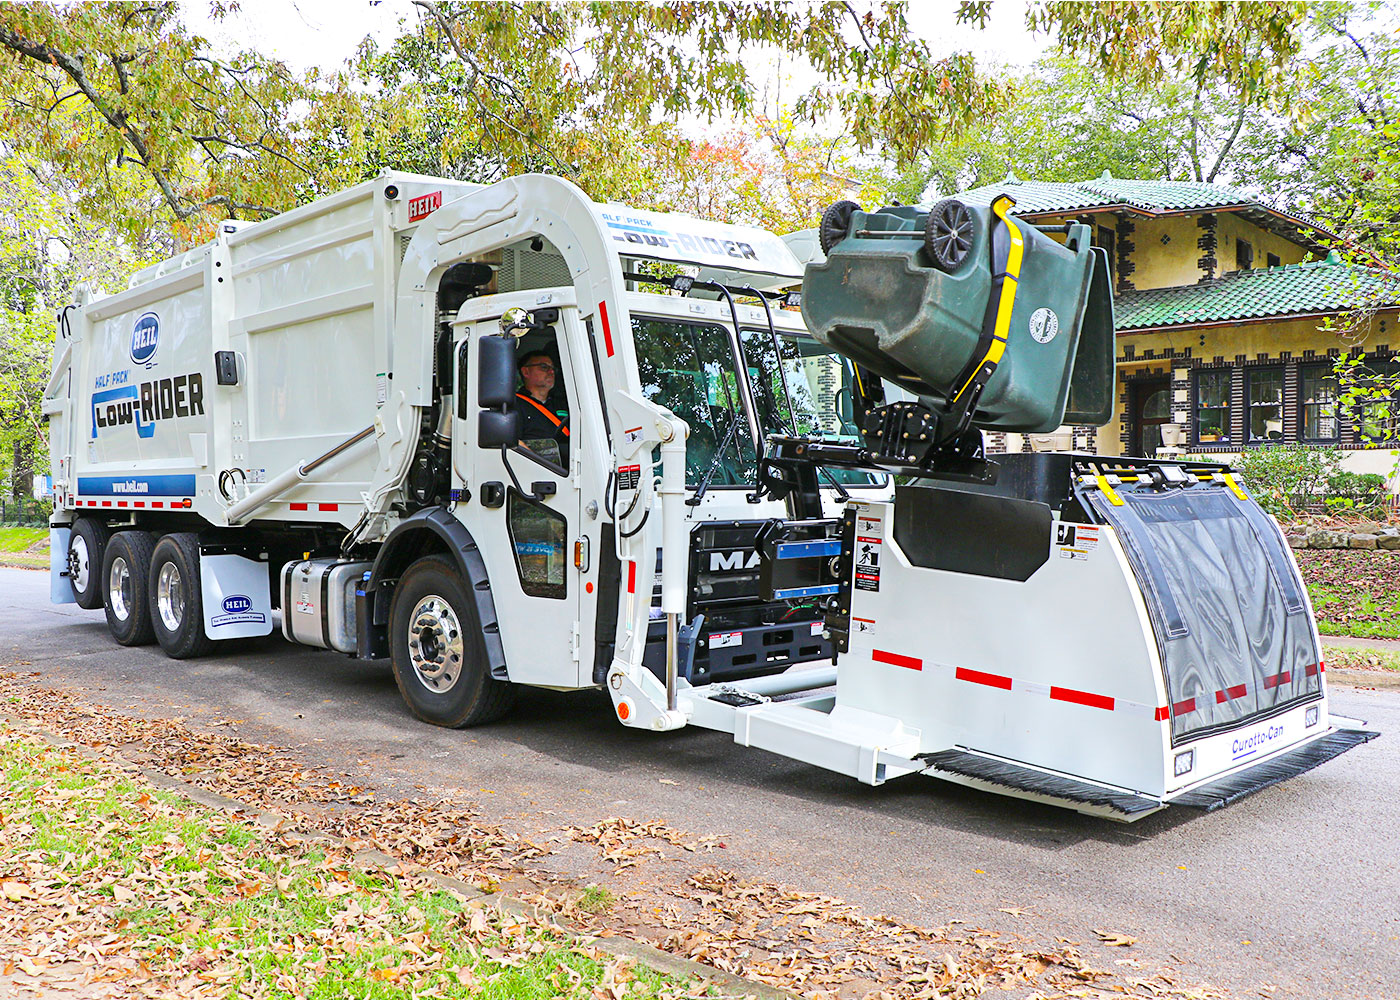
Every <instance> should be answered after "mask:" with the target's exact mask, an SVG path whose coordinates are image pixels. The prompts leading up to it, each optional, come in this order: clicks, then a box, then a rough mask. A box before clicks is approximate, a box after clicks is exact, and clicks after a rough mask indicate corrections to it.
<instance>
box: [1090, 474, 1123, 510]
mask: <svg viewBox="0 0 1400 1000" xmlns="http://www.w3.org/2000/svg"><path fill="white" fill-rule="evenodd" d="M1094 481H1095V482H1096V483H1098V484H1099V489H1101V490H1103V495H1104V496H1106V497H1108V502H1109V503H1111V504H1113V506H1115V507H1121V506H1123V498H1122V497H1120V496H1119V495H1118V491H1117V490H1115V489H1114V488H1113V486H1112V485H1110V484H1109V481H1108V477H1107V476H1102V475H1100V476H1095V477H1094Z"/></svg>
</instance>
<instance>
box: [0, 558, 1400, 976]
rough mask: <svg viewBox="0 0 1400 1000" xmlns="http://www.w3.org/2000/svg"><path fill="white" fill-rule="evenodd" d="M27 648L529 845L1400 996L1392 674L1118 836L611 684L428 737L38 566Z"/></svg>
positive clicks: (8, 604)
mask: <svg viewBox="0 0 1400 1000" xmlns="http://www.w3.org/2000/svg"><path fill="white" fill-rule="evenodd" d="M19 659H24V660H28V661H29V662H30V664H31V666H28V667H26V668H24V669H26V670H35V671H40V672H41V673H42V675H43V676H42V680H43V681H45V682H49V683H52V684H54V685H55V686H64V687H69V688H73V689H78V690H81V691H84V692H85V695H86V697H87V698H88V699H89V700H91V701H93V702H95V703H97V704H105V705H109V706H111V707H112V708H114V709H117V710H123V711H134V712H155V713H165V714H169V715H182V716H188V717H191V718H192V719H196V718H198V717H199V716H200V715H201V714H203V713H208V714H209V717H211V718H213V717H232V718H236V719H239V720H243V721H242V722H241V723H240V724H239V725H238V726H237V727H236V732H237V734H238V735H239V736H241V737H242V738H244V739H248V740H252V741H256V742H262V743H272V744H276V745H278V746H284V747H298V748H299V750H298V752H299V753H302V754H305V755H306V758H307V760H308V762H310V763H316V764H328V765H330V766H333V767H336V768H338V769H346V768H351V769H356V770H357V773H362V774H366V775H372V776H373V780H374V781H375V783H376V784H377V785H378V786H379V787H381V788H389V789H399V790H402V791H404V792H407V793H410V794H419V795H421V794H424V790H426V791H427V792H429V793H442V792H446V793H447V794H450V795H453V796H457V797H461V798H463V799H471V800H472V801H474V802H475V803H476V804H477V805H478V806H479V807H480V808H481V810H482V811H483V813H484V815H485V816H486V817H487V818H489V819H492V820H495V821H498V822H501V823H503V824H504V825H506V826H507V827H510V828H513V829H516V830H518V831H520V832H522V833H526V834H528V835H532V836H533V835H536V834H537V833H538V832H540V831H548V830H556V829H558V828H559V827H561V826H564V825H568V824H572V823H585V824H586V823H592V822H596V821H597V820H598V819H601V818H603V817H606V816H610V815H617V814H623V815H630V816H632V817H634V818H637V819H642V820H647V819H652V818H662V819H665V820H666V821H667V822H669V823H671V824H672V825H673V826H675V827H678V828H680V829H683V830H689V831H691V832H693V833H697V834H717V835H720V836H723V837H724V838H725V840H726V842H727V845H728V850H727V851H726V856H725V859H724V861H725V864H726V865H727V866H728V867H731V868H735V869H737V870H739V871H741V872H743V873H744V874H747V875H750V876H754V877H762V878H767V879H773V880H776V881H781V882H786V883H789V884H792V885H795V886H798V887H800V888H802V889H805V890H809V891H816V892H826V893H830V894H833V895H837V896H841V897H843V898H845V899H848V900H851V901H853V902H858V903H861V904H862V905H865V906H867V907H869V908H871V909H873V910H879V911H883V912H888V913H892V914H894V915H897V916H900V917H903V918H905V919H909V920H914V921H918V922H921V923H925V924H942V923H944V922H946V921H948V920H949V919H962V920H967V921H970V922H972V923H973V924H975V925H978V926H983V927H989V928H992V929H995V930H999V931H1003V932H1006V933H1010V934H1016V935H1021V936H1023V937H1025V938H1027V939H1028V940H1029V941H1030V942H1032V943H1034V942H1035V941H1041V942H1053V941H1054V940H1055V938H1057V937H1063V938H1068V939H1071V940H1074V941H1081V942H1085V944H1086V949H1085V953H1086V956H1089V957H1097V958H1099V959H1100V961H1101V963H1102V964H1104V965H1110V966H1111V965H1112V962H1113V960H1114V959H1116V958H1121V957H1123V956H1124V952H1123V951H1121V950H1115V951H1111V952H1107V951H1099V952H1097V953H1096V952H1095V950H1094V946H1093V945H1091V944H1089V942H1092V941H1093V937H1094V935H1093V930H1094V929H1096V928H1098V929H1106V930H1111V931H1114V932H1117V933H1121V934H1127V935H1131V936H1133V937H1136V938H1137V939H1138V944H1137V946H1136V947H1135V948H1134V949H1133V952H1132V954H1133V956H1134V957H1135V958H1137V959H1138V960H1141V961H1143V962H1144V963H1147V964H1151V963H1160V964H1163V965H1167V966H1170V967H1173V968H1175V969H1177V970H1179V971H1180V972H1181V973H1182V974H1183V975H1184V976H1186V977H1189V978H1192V979H1194V980H1196V981H1199V982H1205V983H1211V984H1214V985H1216V986H1219V987H1223V988H1226V989H1229V990H1231V991H1232V992H1234V993H1236V994H1237V995H1239V996H1251V997H1253V996H1266V997H1273V998H1283V997H1289V998H1292V997H1297V998H1308V1000H1318V998H1332V997H1335V998H1358V1000H1359V998H1377V1000H1379V998H1387V1000H1394V998H1396V997H1400V862H1398V861H1397V857H1396V855H1397V850H1400V691H1396V690H1388V691H1374V690H1366V689H1361V688H1353V687H1346V686H1342V685H1334V687H1333V688H1332V698H1333V710H1334V711H1336V712H1339V713H1342V714H1345V715H1350V716H1354V717H1357V718H1362V719H1367V720H1369V721H1371V722H1372V723H1374V724H1375V725H1377V726H1378V727H1379V728H1380V729H1382V730H1383V731H1385V732H1387V733H1388V735H1387V736H1383V737H1382V738H1381V739H1379V740H1375V741H1373V742H1371V743H1370V744H1367V745H1366V746H1363V747H1360V748H1358V749H1356V750H1353V751H1352V752H1350V753H1348V754H1345V755H1344V756H1342V757H1340V758H1338V759H1336V760H1334V761H1331V762H1329V763H1328V764H1326V765H1323V766H1322V767H1320V768H1317V769H1315V770H1313V771H1311V772H1309V773H1307V774H1304V775H1302V776H1300V777H1298V778H1295V779H1293V780H1291V781H1289V782H1286V783H1285V784H1283V785H1280V786H1276V787H1274V788H1272V789H1268V790H1266V791H1264V792H1261V793H1259V794H1256V795H1254V796H1252V797H1250V798H1248V799H1245V800H1244V801H1242V802H1240V803H1237V804H1236V805H1233V806H1231V807H1229V808H1228V809H1225V810H1223V811H1220V812H1217V813H1212V814H1200V813H1196V812H1194V811H1189V810H1169V811H1167V812H1165V813H1161V814H1158V815H1155V816H1152V817H1149V818H1147V819H1145V820H1142V821H1140V822H1138V823H1136V824H1133V825H1131V826H1121V825H1118V824H1113V823H1109V822H1105V821H1102V820H1096V819H1091V818H1088V817H1082V816H1079V815H1077V814H1074V813H1070V812H1067V811H1063V810H1059V809H1054V808H1050V807H1043V806H1038V805H1034V804H1029V803H1024V802H1019V801H1016V800H1012V799H1007V798H1002V797H998V796H993V795H988V794H985V793H980V792H974V791H971V790H968V789H963V788H960V787H957V786H952V785H947V784H944V783H941V782H937V781H931V780H928V779H921V778H918V777H909V778H905V779H901V780H898V781H895V782H892V783H891V784H888V785H885V786H883V787H881V788H867V787H865V786H862V785H860V784H858V783H856V782H855V781H853V780H850V779H846V778H842V777H839V776H835V775H831V774H828V773H826V772H823V771H820V770H818V769H817V768H814V767H810V766H806V765H802V764H799V763H796V762H793V761H789V760H786V759H784V758H779V757H775V756H773V755H770V754H767V753H764V752H762V751H757V750H750V749H745V748H740V747H736V746H735V745H734V744H733V743H732V742H730V741H729V740H728V739H727V738H726V737H724V736H722V735H720V734H717V733H711V732H707V731H703V730H683V731H681V732H679V733H674V734H668V735H662V736H657V735H652V734H649V733H643V732H636V731H632V730H625V729H622V728H621V727H619V726H617V725H616V724H615V723H613V722H612V721H611V715H610V713H609V711H608V705H607V703H606V701H605V699H604V698H603V696H602V695H601V694H600V693H597V692H581V693H574V694H559V693H553V692H544V691H527V692H525V694H524V696H523V697H522V698H521V704H520V706H519V708H518V709H517V710H516V712H515V713H514V714H513V715H512V716H511V717H510V718H508V719H507V720H505V721H504V722H502V723H498V724H496V725H494V726H491V727H488V728H485V729H478V730H470V731H465V732H453V731H445V730H439V729H434V728H432V727H429V726H426V725H423V724H421V723H418V722H417V721H415V720H414V719H412V718H411V717H410V716H409V715H408V713H407V711H406V710H405V708H404V706H403V704H402V703H401V701H400V699H399V696H398V692H397V691H396V690H395V688H394V683H393V679H392V677H391V676H390V675H389V672H388V669H387V667H381V666H378V665H374V664H360V663H358V662H357V661H354V660H350V659H348V658H346V657H342V656H340V655H338V654H332V653H322V652H313V651H307V650H304V649H301V648H299V647H293V646H290V645H288V644H287V643H285V642H283V641H282V639H281V638H280V637H277V636H274V637H270V638H268V639H265V640H256V641H248V642H244V643H242V644H240V645H239V646H237V647H236V648H234V649H230V650H225V651H223V652H222V653H221V654H220V655H217V656H213V657H210V658H208V659H204V660H197V661H186V662H179V663H177V662H175V661H171V660H168V659H166V658H164V656H163V655H162V654H161V652H160V650H159V649H158V648H157V647H150V648H146V649H134V650H132V649H123V648H121V647H118V646H117V645H116V644H115V643H114V642H113V641H112V640H111V638H110V637H109V635H108V634H107V630H106V626H105V623H104V622H103V617H102V613H101V612H100V611H97V612H87V611H82V610H80V609H78V608H77V607H76V606H75V605H63V606H53V605H50V604H49V603H48V582H47V574H45V573H41V572H29V571H24V570H10V569H0V665H2V664H6V663H13V662H14V661H16V660H19ZM662 779H666V783H663V781H662ZM670 782H674V784H672V783H670ZM979 872H980V873H979ZM1002 908H1008V909H1017V910H1021V911H1024V913H1023V914H1022V915H1020V916H1016V915H1009V914H1005V913H1002V912H1000V911H1001V909H1002Z"/></svg>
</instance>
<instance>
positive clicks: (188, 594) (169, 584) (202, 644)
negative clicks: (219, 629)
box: [147, 531, 214, 660]
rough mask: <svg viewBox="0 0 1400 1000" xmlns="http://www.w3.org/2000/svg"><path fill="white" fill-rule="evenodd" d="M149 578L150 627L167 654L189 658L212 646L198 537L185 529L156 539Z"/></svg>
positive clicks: (181, 658)
mask: <svg viewBox="0 0 1400 1000" xmlns="http://www.w3.org/2000/svg"><path fill="white" fill-rule="evenodd" d="M147 581H148V583H147V586H148V588H149V589H148V591H147V593H148V595H149V600H150V604H151V626H152V627H153V628H154V629H155V633H156V642H158V643H160V648H161V649H163V650H165V655H166V656H169V657H171V658H172V659H176V660H188V659H193V658H194V657H196V656H203V655H204V654H205V653H207V652H209V650H211V649H213V648H214V643H213V641H212V640H211V639H210V638H209V636H208V635H207V634H206V633H205V631H204V597H203V595H202V593H201V592H200V583H199V538H198V536H196V535H195V534H193V533H192V532H187V531H182V532H177V533H175V534H172V535H166V536H165V537H164V538H162V539H161V540H160V541H158V542H156V549H155V552H153V553H152V554H151V572H150V576H149V577H147Z"/></svg>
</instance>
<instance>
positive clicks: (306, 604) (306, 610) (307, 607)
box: [297, 597, 316, 615]
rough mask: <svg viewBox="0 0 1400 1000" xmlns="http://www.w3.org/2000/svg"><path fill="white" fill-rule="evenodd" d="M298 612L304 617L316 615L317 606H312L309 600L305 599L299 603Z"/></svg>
mask: <svg viewBox="0 0 1400 1000" xmlns="http://www.w3.org/2000/svg"><path fill="white" fill-rule="evenodd" d="M297 612H298V613H299V614H303V615H314V614H315V613H316V605H314V604H312V603H311V601H310V600H309V599H308V598H305V597H303V598H302V599H301V600H299V601H297Z"/></svg>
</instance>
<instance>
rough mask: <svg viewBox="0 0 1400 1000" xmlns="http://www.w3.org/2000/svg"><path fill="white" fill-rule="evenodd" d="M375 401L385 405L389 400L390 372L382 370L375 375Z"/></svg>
mask: <svg viewBox="0 0 1400 1000" xmlns="http://www.w3.org/2000/svg"><path fill="white" fill-rule="evenodd" d="M374 401H375V402H376V403H378V404H379V405H380V406H383V405H384V404H385V403H387V402H388V401H389V373H388V372H380V373H379V374H377V375H375V376H374Z"/></svg>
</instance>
